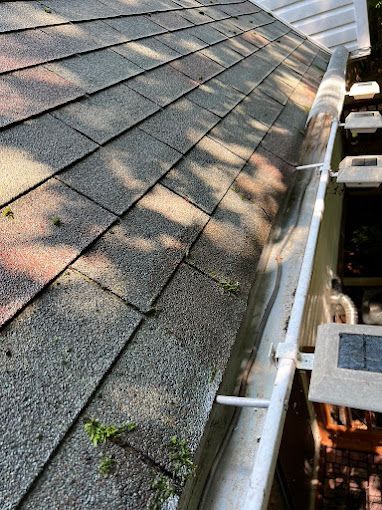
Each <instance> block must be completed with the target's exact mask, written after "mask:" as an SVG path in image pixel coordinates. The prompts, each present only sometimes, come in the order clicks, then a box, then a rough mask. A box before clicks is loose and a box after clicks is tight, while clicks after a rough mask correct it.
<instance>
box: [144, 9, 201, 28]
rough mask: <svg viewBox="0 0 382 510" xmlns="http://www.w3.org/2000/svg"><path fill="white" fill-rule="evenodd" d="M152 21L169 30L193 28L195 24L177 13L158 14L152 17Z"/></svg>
mask: <svg viewBox="0 0 382 510" xmlns="http://www.w3.org/2000/svg"><path fill="white" fill-rule="evenodd" d="M150 19H151V20H153V21H154V22H155V23H157V24H158V25H160V26H161V27H164V28H166V29H167V30H171V31H172V30H180V29H181V28H187V27H192V25H193V23H190V22H189V21H187V19H186V18H185V17H183V16H181V15H180V14H179V13H178V12H177V11H173V12H158V13H154V14H151V15H150Z"/></svg>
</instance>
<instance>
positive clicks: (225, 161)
mask: <svg viewBox="0 0 382 510" xmlns="http://www.w3.org/2000/svg"><path fill="white" fill-rule="evenodd" d="M244 164H245V162H244V160H243V159H241V158H239V157H238V156H236V155H235V154H233V153H232V152H231V151H229V150H228V149H225V148H224V147H222V145H221V144H219V143H217V142H215V141H214V140H212V139H211V138H209V137H208V136H205V137H204V138H202V140H201V141H200V142H199V143H197V144H196V145H195V147H194V148H193V149H191V150H190V152H189V153H188V154H187V156H186V157H185V158H184V159H182V160H181V161H180V162H179V163H178V164H177V165H176V166H175V167H174V168H173V169H171V170H170V172H169V173H168V174H167V175H166V176H165V177H164V179H163V180H162V183H163V184H164V185H165V186H167V187H169V188H170V189H172V190H174V191H175V192H176V193H178V194H179V195H182V196H184V197H186V198H187V200H189V201H190V202H193V203H194V204H196V205H197V206H198V207H200V208H201V209H203V210H204V211H206V212H207V213H212V211H213V210H214V208H215V207H216V205H217V204H218V203H219V202H220V200H221V199H222V198H223V196H224V194H225V193H226V191H227V190H228V188H229V187H230V185H231V184H232V182H233V180H234V179H235V177H236V176H237V174H238V173H239V172H240V170H241V169H242V167H243V166H244Z"/></svg>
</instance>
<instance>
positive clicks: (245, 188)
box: [0, 0, 328, 510]
mask: <svg viewBox="0 0 382 510" xmlns="http://www.w3.org/2000/svg"><path fill="white" fill-rule="evenodd" d="M0 31H1V34H0V39H1V43H0V52H1V57H0V62H1V69H0V71H1V75H0V97H1V102H0V104H1V106H0V126H1V129H0V155H1V166H0V177H1V181H0V182H1V185H0V206H1V208H2V215H1V218H0V230H1V236H0V253H1V260H0V275H1V276H0V278H1V282H2V285H1V288H0V323H1V325H2V326H3V327H2V329H1V331H0V336H1V340H2V342H1V344H0V356H1V366H2V370H1V375H0V401H1V405H2V408H1V410H2V416H3V419H2V421H1V425H0V442H1V452H2V456H1V461H0V462H1V470H2V477H3V483H2V485H1V488H0V501H1V504H0V506H1V508H2V509H3V510H8V509H11V508H16V506H17V507H18V508H25V509H27V508H28V509H29V508H31V509H32V508H33V509H34V510H37V509H46V508H51V509H61V508H62V509H64V508H65V509H69V508H76V509H77V508H93V509H94V508H107V507H109V508H113V509H119V508H121V509H122V508H124V509H126V508H129V509H134V510H135V509H139V508H145V507H146V505H147V502H148V501H149V499H150V497H151V498H152V497H153V491H152V489H151V485H152V481H153V479H154V477H155V476H156V475H157V474H158V473H165V474H167V475H171V473H173V472H174V469H173V466H172V465H171V463H170V462H169V458H168V446H167V445H168V441H169V438H170V437H171V436H173V435H174V434H176V435H177V436H179V437H181V438H183V439H185V440H186V441H187V443H188V444H189V445H190V447H191V448H192V450H193V451H195V450H196V448H197V446H198V444H199V441H200V438H201V437H202V435H203V431H204V428H205V425H206V423H207V421H208V417H209V415H210V411H211V407H212V403H213V399H214V396H215V393H216V391H217V389H218V387H219V384H220V381H221V379H222V374H223V372H224V369H225V366H226V363H227V360H228V358H229V355H230V351H231V348H232V345H233V344H234V342H235V339H236V336H237V332H238V330H239V327H240V324H241V322H242V319H243V317H244V315H245V311H246V301H247V296H248V293H249V290H250V286H251V283H252V281H253V278H254V274H255V270H256V264H257V261H258V259H259V256H260V253H261V250H262V247H263V246H264V244H265V243H266V241H267V237H268V234H269V231H270V228H271V225H272V222H273V219H274V217H275V215H276V213H277V210H278V208H279V204H280V201H281V199H282V197H283V194H284V193H285V191H286V189H287V186H288V182H289V179H290V176H291V173H292V166H291V165H293V164H294V163H295V162H296V154H297V151H298V147H299V144H300V141H301V139H302V132H301V129H302V128H303V126H304V121H305V118H306V115H307V111H308V109H309V107H310V105H311V103H312V101H313V98H314V94H315V91H316V89H317V86H318V84H319V82H320V79H321V76H322V74H323V72H324V69H325V68H326V65H327V62H328V56H327V55H326V54H324V53H323V52H322V51H321V50H319V49H318V48H317V47H315V46H314V45H313V44H312V43H310V42H308V41H306V40H303V39H302V38H301V37H300V36H298V35H296V34H294V33H293V32H291V31H290V29H289V28H288V27H287V26H285V25H283V24H282V23H281V22H279V21H275V20H274V19H273V18H272V17H271V16H270V15H268V14H266V13H264V12H262V11H261V10H260V9H259V8H258V7H256V6H255V5H253V4H251V3H250V2H248V1H241V0H235V1H232V0H228V1H225V2H223V1H221V0H220V1H218V0H216V2H212V1H210V0H208V1H207V0H199V1H196V0H176V1H174V2H173V1H172V0H144V1H143V0H115V1H114V2H108V1H107V0H104V1H100V0H81V1H79V0H65V1H64V0H62V1H59V0H52V1H49V0H46V2H44V3H43V4H42V3H41V4H40V3H38V2H35V1H13V2H1V3H0ZM236 282H239V283H238V284H237V283H236ZM190 410H192V413H191V411H190ZM190 413H191V414H190ZM86 416H88V417H89V416H92V417H96V418H99V419H100V420H102V421H103V422H106V423H108V422H113V423H116V424H120V423H124V422H126V420H132V421H134V422H136V423H137V425H138V426H137V429H136V430H135V431H134V432H131V433H129V434H126V435H124V436H122V437H121V438H120V441H119V443H118V444H115V443H110V444H107V445H106V446H105V447H104V449H101V450H98V449H95V448H93V447H92V446H91V444H90V442H89V440H88V438H87V437H86V435H85V433H84V431H83V420H84V418H85V417H86ZM102 452H103V453H104V454H105V455H114V457H115V460H116V464H117V469H116V470H115V472H114V474H113V476H109V477H103V476H102V475H100V474H98V473H97V465H98V463H99V460H100V455H101V453H102ZM95 480H97V483H95ZM154 495H155V494H154ZM151 501H152V500H151Z"/></svg>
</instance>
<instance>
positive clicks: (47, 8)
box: [42, 5, 52, 14]
mask: <svg viewBox="0 0 382 510" xmlns="http://www.w3.org/2000/svg"><path fill="white" fill-rule="evenodd" d="M42 8H43V9H44V11H45V12H47V13H48V14H50V13H51V12H52V9H50V8H49V7H47V6H46V5H42Z"/></svg>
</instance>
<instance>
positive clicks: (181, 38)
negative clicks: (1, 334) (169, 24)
mask: <svg viewBox="0 0 382 510" xmlns="http://www.w3.org/2000/svg"><path fill="white" fill-rule="evenodd" d="M194 28H195V27H191V29H190V30H194ZM155 39H156V40H157V41H159V42H160V43H162V44H166V45H167V46H169V47H170V48H172V49H173V50H175V51H177V52H178V53H180V54H181V55H187V54H188V53H191V52H193V51H197V50H200V49H201V48H204V47H205V46H207V43H205V42H203V41H201V40H200V39H198V38H197V37H194V36H193V35H190V34H189V33H188V29H187V28H186V29H184V30H180V31H179V32H176V33H173V34H172V33H169V34H163V35H159V36H158V37H155Z"/></svg>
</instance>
